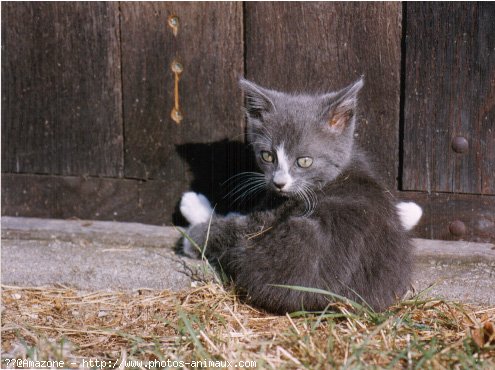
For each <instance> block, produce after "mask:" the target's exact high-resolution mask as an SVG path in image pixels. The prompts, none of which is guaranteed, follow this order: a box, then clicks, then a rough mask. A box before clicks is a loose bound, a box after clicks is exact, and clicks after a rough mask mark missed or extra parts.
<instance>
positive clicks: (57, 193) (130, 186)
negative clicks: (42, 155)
mask: <svg viewBox="0 0 495 370" xmlns="http://www.w3.org/2000/svg"><path fill="white" fill-rule="evenodd" d="M181 194H182V189H181V187H180V183H179V184H178V183H177V182H174V181H139V180H128V179H111V178H96V177H89V178H85V177H75V176H46V175H21V174H2V215H9V216H28V217H41V218H62V219H67V218H71V217H75V218H81V219H91V220H115V221H135V222H142V223H148V224H154V225H164V224H169V225H170V224H171V223H172V220H173V215H174V212H175V207H176V204H177V202H178V201H179V200H180V196H181Z"/></svg>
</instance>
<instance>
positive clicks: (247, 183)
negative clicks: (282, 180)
mask: <svg viewBox="0 0 495 370" xmlns="http://www.w3.org/2000/svg"><path fill="white" fill-rule="evenodd" d="M264 182H265V180H264V179H247V180H244V181H243V182H241V183H240V184H238V185H236V186H235V187H234V188H233V189H232V190H231V191H229V192H228V193H227V194H226V195H225V196H224V199H225V198H227V197H233V196H234V195H236V194H237V193H239V192H242V191H244V190H245V189H247V188H249V187H250V186H252V185H258V184H261V183H264Z"/></svg>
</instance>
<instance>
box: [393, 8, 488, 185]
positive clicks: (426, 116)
mask: <svg viewBox="0 0 495 370" xmlns="http://www.w3.org/2000/svg"><path fill="white" fill-rule="evenodd" d="M494 20H495V5H494V4H485V3H455V4H454V3H428V4H427V3H421V4H417V3H416V4H415V3H411V4H407V30H406V33H407V37H406V84H405V89H406V94H405V97H406V100H405V114H404V117H405V127H404V170H403V187H404V190H420V191H425V190H426V191H428V192H432V191H442V192H461V193H475V194H495V177H494V176H493V173H494V169H495V149H494V148H495V21H494ZM457 136H462V137H464V138H466V139H467V141H468V143H469V149H468V151H467V152H465V153H456V152H455V151H454V150H453V149H452V139H453V138H454V137H457Z"/></svg>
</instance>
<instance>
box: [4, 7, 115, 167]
mask: <svg viewBox="0 0 495 370" xmlns="http://www.w3.org/2000/svg"><path fill="white" fill-rule="evenodd" d="M119 42H120V40H119V18H118V5H117V4H115V3H113V4H112V3H103V2H100V3H91V4H87V3H86V4H85V3H5V4H2V148H3V150H2V171H3V172H20V173H47V174H65V175H69V174H70V175H75V174H85V175H97V176H119V175H121V174H122V173H123V133H122V112H121V110H122V109H121V106H122V101H121V76H120V50H119Z"/></svg>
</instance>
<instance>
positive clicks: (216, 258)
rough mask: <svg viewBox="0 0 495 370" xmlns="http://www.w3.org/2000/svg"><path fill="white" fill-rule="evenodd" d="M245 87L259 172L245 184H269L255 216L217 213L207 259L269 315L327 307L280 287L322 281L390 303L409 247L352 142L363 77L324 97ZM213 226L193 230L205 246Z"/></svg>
mask: <svg viewBox="0 0 495 370" xmlns="http://www.w3.org/2000/svg"><path fill="white" fill-rule="evenodd" d="M240 84H241V87H242V89H243V90H244V93H245V97H246V112H247V122H248V129H247V133H248V141H249V142H250V144H251V145H252V146H253V151H254V154H255V156H256V160H257V163H258V165H259V168H260V170H261V172H262V173H260V174H251V176H252V178H251V179H250V180H248V181H251V182H250V183H249V182H246V183H245V184H247V185H246V186H245V189H244V190H246V191H248V192H249V191H253V192H254V191H260V190H263V191H264V192H265V196H264V200H263V201H262V202H261V204H259V206H257V207H256V209H253V210H252V212H250V213H249V214H246V215H230V216H220V215H213V216H212V220H211V228H210V230H209V238H208V242H207V245H206V247H205V256H206V257H207V258H208V259H209V260H210V261H213V262H214V263H216V264H218V265H219V266H221V269H222V270H223V271H224V272H225V273H226V274H227V275H228V276H230V277H231V279H232V280H233V282H234V283H235V285H236V288H237V290H238V292H239V293H240V294H242V295H243V296H244V297H245V299H246V300H247V301H248V302H249V303H251V304H252V305H255V306H257V307H260V308H264V309H266V310H268V311H271V312H276V313H282V314H283V313H286V312H293V311H296V310H301V309H304V310H323V309H325V307H327V305H328V304H329V303H330V302H331V299H329V297H328V296H325V295H321V294H314V293H308V292H301V291H296V290H291V289H287V288H281V287H278V286H275V285H295V286H302V287H311V288H320V289H324V290H327V291H330V292H333V293H336V294H339V295H343V296H346V297H349V298H351V299H353V300H356V301H362V300H364V301H366V302H367V303H368V304H369V305H370V306H371V307H373V308H374V309H376V310H382V309H384V308H386V307H387V306H389V305H390V304H391V303H393V302H394V300H395V299H397V297H400V296H401V295H403V294H404V293H405V291H406V290H407V287H408V285H409V282H410V274H411V250H412V247H411V244H410V241H409V238H408V235H407V233H406V231H405V229H404V228H403V226H402V225H401V223H400V220H399V217H398V215H397V210H396V208H395V206H394V200H393V198H392V196H391V195H390V193H389V192H388V191H387V190H386V189H385V188H384V187H383V186H382V185H381V183H380V181H379V180H378V179H377V176H376V175H375V173H374V172H373V170H372V169H371V168H370V166H369V164H368V162H367V160H366V156H365V155H364V154H363V152H362V151H361V150H360V149H359V148H358V147H357V145H356V144H355V143H354V129H355V115H356V106H357V95H358V92H359V90H360V89H361V88H362V86H363V81H362V80H359V81H357V82H355V83H354V84H352V85H351V86H348V87H346V88H344V89H343V90H341V91H338V92H333V93H329V94H324V95H291V94H286V93H281V92H277V91H273V90H269V89H265V88H262V87H260V86H257V85H256V84H254V83H252V82H249V81H247V80H241V82H240ZM281 146H283V148H284V150H285V153H286V155H287V163H288V164H289V167H288V176H289V177H290V180H291V185H290V187H288V188H286V189H284V188H282V190H281V187H280V184H279V186H276V181H279V182H280V179H279V178H278V177H280V176H279V175H280V171H281V168H280V166H281V163H280V162H281V160H280V161H279V159H278V158H277V148H280V147H281ZM266 152H268V153H269V154H270V155H271V157H270V155H267V154H266ZM263 153H265V154H263ZM263 156H265V158H268V159H272V161H271V162H270V161H266V160H264V159H263ZM304 157H309V158H311V159H312V164H311V165H310V166H309V167H307V168H302V167H301V166H299V165H298V162H297V161H298V159H299V158H304ZM286 172H287V171H286ZM286 175H287V173H286ZM282 182H287V178H285V179H284V178H282ZM208 224H209V223H208V222H203V223H199V224H196V225H192V226H191V227H190V228H189V229H188V230H187V233H188V234H189V235H190V237H191V238H192V239H193V240H194V241H195V242H196V243H197V244H198V245H200V246H203V245H204V244H205V242H206V235H207V230H208Z"/></svg>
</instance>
